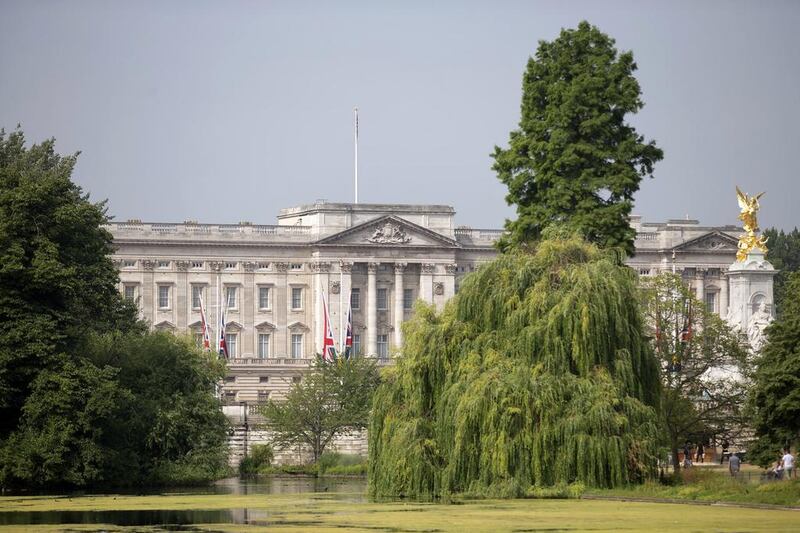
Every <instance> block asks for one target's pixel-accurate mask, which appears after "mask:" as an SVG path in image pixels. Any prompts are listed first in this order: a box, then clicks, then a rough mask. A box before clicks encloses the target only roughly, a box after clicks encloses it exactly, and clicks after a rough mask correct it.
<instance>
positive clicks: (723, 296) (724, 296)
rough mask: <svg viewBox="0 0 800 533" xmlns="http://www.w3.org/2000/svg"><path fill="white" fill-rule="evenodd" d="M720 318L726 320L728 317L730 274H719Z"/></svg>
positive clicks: (721, 272)
mask: <svg viewBox="0 0 800 533" xmlns="http://www.w3.org/2000/svg"><path fill="white" fill-rule="evenodd" d="M719 274H720V275H719V316H720V317H722V318H723V319H725V318H726V317H727V316H728V274H727V272H723V271H720V273H719Z"/></svg>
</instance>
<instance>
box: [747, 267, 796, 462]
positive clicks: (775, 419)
mask: <svg viewBox="0 0 800 533" xmlns="http://www.w3.org/2000/svg"><path fill="white" fill-rule="evenodd" d="M784 306H785V308H784V310H783V313H781V315H780V316H779V317H778V318H777V319H776V320H775V322H773V323H772V324H771V325H770V326H769V327H768V328H767V344H766V345H765V346H764V348H763V349H762V350H761V353H760V356H759V359H758V361H757V369H756V372H755V377H754V383H753V389H752V391H751V406H752V408H753V414H754V416H753V427H754V428H755V431H756V437H757V441H756V443H755V445H754V446H753V447H752V455H753V457H754V458H755V459H756V461H758V462H759V464H761V465H762V466H768V465H769V464H770V463H771V462H774V461H775V459H776V457H777V456H778V453H779V452H780V450H781V449H782V448H783V447H784V446H789V445H791V444H795V445H796V444H797V443H798V440H799V439H800V272H793V273H792V274H791V275H790V276H789V277H788V280H787V283H786V287H785V298H784Z"/></svg>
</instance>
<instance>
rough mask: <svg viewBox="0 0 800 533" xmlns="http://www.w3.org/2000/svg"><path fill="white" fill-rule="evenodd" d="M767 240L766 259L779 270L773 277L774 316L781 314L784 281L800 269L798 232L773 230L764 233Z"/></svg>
mask: <svg viewBox="0 0 800 533" xmlns="http://www.w3.org/2000/svg"><path fill="white" fill-rule="evenodd" d="M764 235H765V236H766V237H767V238H768V240H767V248H768V250H769V251H768V252H767V259H768V260H769V262H770V263H772V266H774V267H775V268H776V269H777V270H780V272H778V274H777V275H776V276H775V278H774V280H775V285H774V295H775V309H776V314H777V315H781V313H783V303H784V298H785V294H786V291H785V289H784V287H785V285H786V280H787V279H788V278H789V275H790V274H791V273H792V272H795V271H796V270H797V269H798V268H800V231H798V229H797V228H794V229H793V230H792V231H790V232H788V233H785V232H784V231H783V230H780V231H778V230H777V229H775V228H769V229H767V230H765V231H764Z"/></svg>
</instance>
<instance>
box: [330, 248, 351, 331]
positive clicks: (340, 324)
mask: <svg viewBox="0 0 800 533" xmlns="http://www.w3.org/2000/svg"><path fill="white" fill-rule="evenodd" d="M339 271H340V272H341V273H342V275H341V280H340V286H339V299H340V300H341V302H342V316H341V317H339V320H338V321H337V322H336V324H334V327H336V328H338V330H339V335H338V336H337V337H336V340H337V341H338V343H339V346H340V347H341V346H342V345H343V344H344V341H345V338H344V337H345V335H346V334H347V311H348V310H349V309H350V290H351V289H352V288H353V263H350V262H347V261H340V262H339ZM337 311H338V309H337Z"/></svg>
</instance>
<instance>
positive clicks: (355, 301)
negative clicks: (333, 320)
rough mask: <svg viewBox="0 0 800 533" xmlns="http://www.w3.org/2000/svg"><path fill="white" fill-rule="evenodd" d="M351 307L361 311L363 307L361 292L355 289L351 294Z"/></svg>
mask: <svg viewBox="0 0 800 533" xmlns="http://www.w3.org/2000/svg"><path fill="white" fill-rule="evenodd" d="M350 307H351V308H353V309H359V308H360V307H361V290H359V289H353V290H352V292H350Z"/></svg>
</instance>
